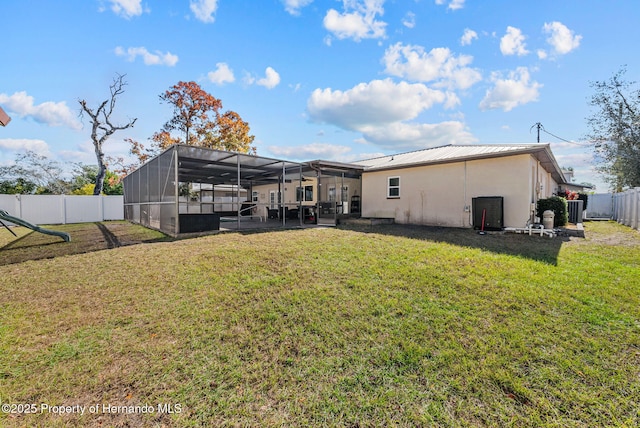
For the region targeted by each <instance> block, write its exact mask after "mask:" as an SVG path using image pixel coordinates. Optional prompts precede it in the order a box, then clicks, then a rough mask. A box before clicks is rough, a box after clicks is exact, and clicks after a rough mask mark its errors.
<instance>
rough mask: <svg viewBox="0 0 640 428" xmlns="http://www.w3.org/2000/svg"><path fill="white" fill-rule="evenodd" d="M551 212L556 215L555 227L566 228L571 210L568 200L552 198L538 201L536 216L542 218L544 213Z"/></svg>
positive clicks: (557, 197)
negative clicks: (568, 206)
mask: <svg viewBox="0 0 640 428" xmlns="http://www.w3.org/2000/svg"><path fill="white" fill-rule="evenodd" d="M546 210H551V211H553V212H554V213H555V215H556V216H555V217H554V219H553V226H554V227H559V226H564V225H566V224H567V223H568V222H569V210H568V208H567V200H566V199H565V198H561V197H559V196H552V197H550V198H547V199H540V200H538V207H537V212H536V215H537V216H538V217H540V218H542V213H543V212H545V211H546Z"/></svg>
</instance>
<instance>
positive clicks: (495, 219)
mask: <svg viewBox="0 0 640 428" xmlns="http://www.w3.org/2000/svg"><path fill="white" fill-rule="evenodd" d="M471 201H472V211H473V228H474V229H479V230H502V229H503V228H504V198H503V197H502V196H478V197H476V198H473V199H472V200H471ZM483 220H484V222H483Z"/></svg>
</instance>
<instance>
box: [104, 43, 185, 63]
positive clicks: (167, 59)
mask: <svg viewBox="0 0 640 428" xmlns="http://www.w3.org/2000/svg"><path fill="white" fill-rule="evenodd" d="M114 52H115V54H116V55H117V56H126V57H127V61H129V62H133V61H135V60H136V58H137V57H139V56H140V57H142V60H143V61H144V63H145V65H166V66H168V67H173V66H174V65H176V64H177V62H178V56H177V55H174V54H172V53H171V52H167V53H162V52H160V51H155V53H151V52H149V51H148V50H147V48H145V47H142V46H141V47H135V48H127V49H126V50H125V49H124V48H123V47H121V46H118V47H116V48H115V49H114Z"/></svg>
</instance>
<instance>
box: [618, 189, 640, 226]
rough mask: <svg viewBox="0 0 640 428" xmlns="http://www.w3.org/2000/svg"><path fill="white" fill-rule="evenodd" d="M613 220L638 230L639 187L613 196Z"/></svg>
mask: <svg viewBox="0 0 640 428" xmlns="http://www.w3.org/2000/svg"><path fill="white" fill-rule="evenodd" d="M613 219H614V220H616V221H617V222H618V223H622V224H624V225H626V226H629V227H632V228H634V229H640V187H635V188H633V189H629V190H627V191H626V192H622V193H616V194H615V195H613Z"/></svg>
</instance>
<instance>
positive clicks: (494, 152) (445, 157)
mask: <svg viewBox="0 0 640 428" xmlns="http://www.w3.org/2000/svg"><path fill="white" fill-rule="evenodd" d="M523 153H529V154H532V155H534V156H536V158H538V160H540V162H541V163H542V164H543V166H544V167H545V169H547V171H549V172H550V173H551V174H552V175H553V177H554V179H555V180H556V181H558V183H563V182H564V181H565V180H564V176H563V175H562V172H561V170H560V167H559V166H558V164H557V162H556V160H555V158H554V156H553V153H552V152H551V148H550V146H549V144H469V145H453V144H452V145H447V146H440V147H433V148H430V149H424V150H417V151H414V152H408V153H400V154H395V155H389V156H382V157H379V158H374V159H366V160H362V161H358V162H354V164H356V165H362V166H363V167H364V170H365V172H366V171H377V170H384V169H396V168H408V167H413V166H421V165H429V164H438V163H450V162H460V161H465V160H475V159H484V158H494V157H502V156H512V155H516V154H523Z"/></svg>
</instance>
